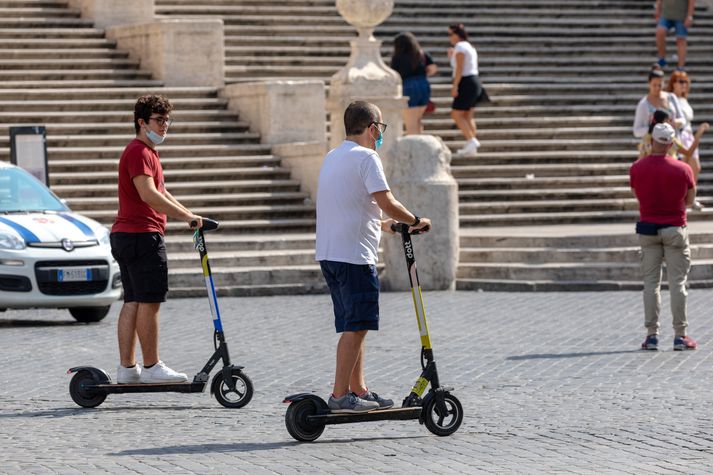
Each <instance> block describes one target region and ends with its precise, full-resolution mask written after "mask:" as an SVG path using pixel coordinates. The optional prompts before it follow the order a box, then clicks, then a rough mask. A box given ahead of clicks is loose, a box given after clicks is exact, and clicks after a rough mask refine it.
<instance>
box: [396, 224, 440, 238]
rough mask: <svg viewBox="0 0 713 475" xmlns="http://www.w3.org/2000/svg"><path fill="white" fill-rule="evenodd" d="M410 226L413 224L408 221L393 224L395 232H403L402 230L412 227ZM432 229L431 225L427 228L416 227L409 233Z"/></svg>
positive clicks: (419, 232) (421, 232)
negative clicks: (407, 222)
mask: <svg viewBox="0 0 713 475" xmlns="http://www.w3.org/2000/svg"><path fill="white" fill-rule="evenodd" d="M410 227H411V226H409V225H408V224H406V223H395V224H392V225H391V230H392V231H393V232H395V233H401V232H403V231H404V230H408V228H410ZM430 229H431V227H430V226H426V227H425V228H421V229H414V230H413V231H411V232H410V233H409V234H411V235H413V234H423V233H425V232H428V231H429V230H430Z"/></svg>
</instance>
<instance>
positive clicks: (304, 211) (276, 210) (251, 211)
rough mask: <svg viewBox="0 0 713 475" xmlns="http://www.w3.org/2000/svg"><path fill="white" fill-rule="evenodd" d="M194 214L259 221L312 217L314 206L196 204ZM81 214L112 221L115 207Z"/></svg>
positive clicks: (98, 219) (103, 221) (227, 220)
mask: <svg viewBox="0 0 713 475" xmlns="http://www.w3.org/2000/svg"><path fill="white" fill-rule="evenodd" d="M191 211H193V212H194V213H196V214H199V215H201V216H202V215H206V216H213V217H214V218H215V219H217V220H219V221H226V222H229V221H259V220H263V221H264V220H272V219H287V218H289V219H314V214H315V213H314V206H313V205H304V204H270V205H263V206H261V205H252V206H196V207H194V208H192V209H191ZM82 214H83V215H85V216H87V217H89V218H92V219H96V220H97V221H99V222H102V223H110V222H113V221H114V219H115V218H116V210H115V209H106V210H86V211H84V212H83V213H82Z"/></svg>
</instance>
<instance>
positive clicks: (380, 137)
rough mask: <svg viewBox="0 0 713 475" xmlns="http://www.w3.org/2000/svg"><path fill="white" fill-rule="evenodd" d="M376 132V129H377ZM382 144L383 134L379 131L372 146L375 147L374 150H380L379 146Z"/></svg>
mask: <svg viewBox="0 0 713 475" xmlns="http://www.w3.org/2000/svg"><path fill="white" fill-rule="evenodd" d="M377 130H378V129H377ZM383 143H384V134H382V133H381V131H379V138H378V139H376V142H375V143H374V146H375V147H376V150H379V148H381V145H382V144H383Z"/></svg>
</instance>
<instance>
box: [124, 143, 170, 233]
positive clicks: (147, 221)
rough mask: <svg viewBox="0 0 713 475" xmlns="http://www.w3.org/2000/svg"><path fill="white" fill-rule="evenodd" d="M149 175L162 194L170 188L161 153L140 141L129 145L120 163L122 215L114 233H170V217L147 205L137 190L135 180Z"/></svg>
mask: <svg viewBox="0 0 713 475" xmlns="http://www.w3.org/2000/svg"><path fill="white" fill-rule="evenodd" d="M139 175H148V176H150V177H152V178H153V183H154V185H155V186H156V189H157V190H158V192H159V193H163V192H164V191H165V190H166V187H165V185H164V182H163V168H162V167H161V162H160V161H159V156H158V152H157V151H156V150H154V149H152V148H151V147H149V146H148V145H146V144H145V143H143V142H142V141H141V140H139V139H134V140H132V141H131V142H129V145H127V146H126V148H125V149H124V153H122V154H121V159H120V160H119V212H118V214H117V216H116V221H114V225H113V226H112V227H111V232H113V233H117V232H118V233H160V234H162V235H163V233H164V231H165V229H166V215H165V214H163V213H159V212H157V211H155V210H154V209H153V208H151V207H150V206H149V205H148V204H146V203H145V202H144V201H143V200H142V199H141V196H139V192H138V190H137V189H136V186H134V178H135V177H137V176H139Z"/></svg>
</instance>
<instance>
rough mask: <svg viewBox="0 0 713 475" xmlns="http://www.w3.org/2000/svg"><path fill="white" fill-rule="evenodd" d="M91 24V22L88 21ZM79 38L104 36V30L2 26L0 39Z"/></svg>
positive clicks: (88, 27)
mask: <svg viewBox="0 0 713 475" xmlns="http://www.w3.org/2000/svg"><path fill="white" fill-rule="evenodd" d="M88 25H91V23H88ZM5 38H8V39H15V40H17V39H19V38H27V39H35V40H36V39H48V40H49V39H69V38H71V39H79V38H87V39H89V38H95V39H96V38H104V31H103V30H99V29H97V28H91V27H90V26H87V27H86V28H61V27H60V28H32V27H28V28H0V39H2V40H3V41H4V39H5ZM105 41H106V40H105Z"/></svg>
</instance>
